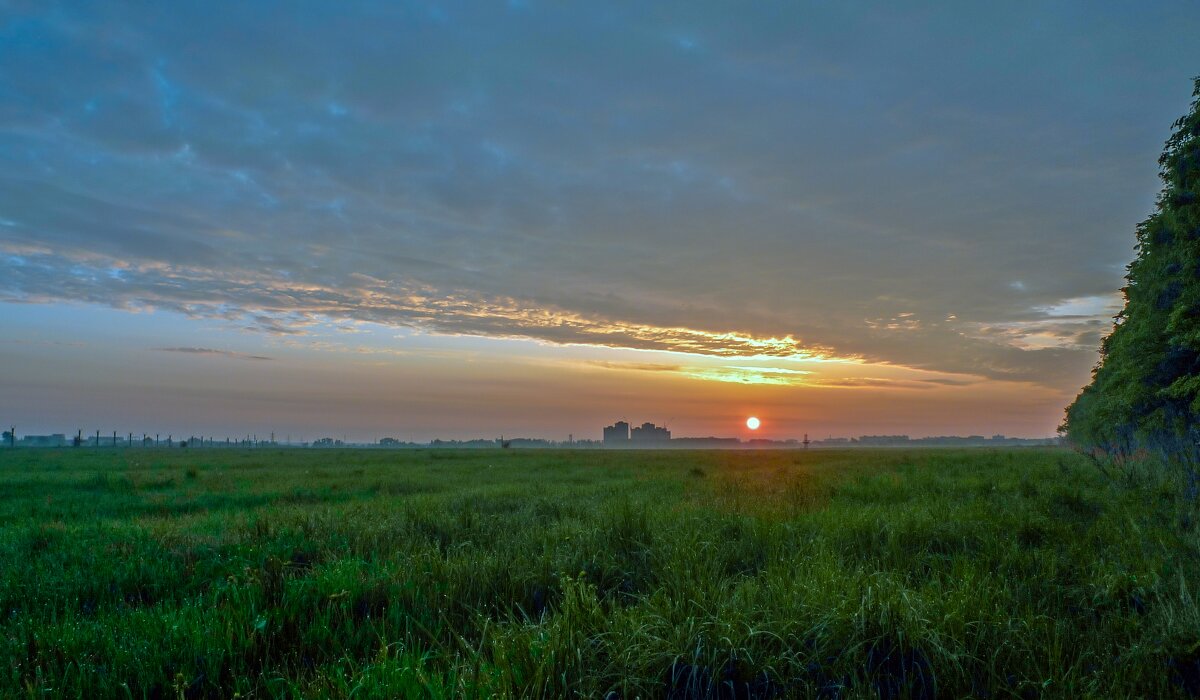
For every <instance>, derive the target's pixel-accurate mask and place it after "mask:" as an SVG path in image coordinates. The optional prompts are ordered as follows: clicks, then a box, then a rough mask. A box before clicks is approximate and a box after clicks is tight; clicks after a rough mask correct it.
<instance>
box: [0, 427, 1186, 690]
mask: <svg viewBox="0 0 1200 700" xmlns="http://www.w3.org/2000/svg"><path fill="white" fill-rule="evenodd" d="M1173 493H1174V492H1173V491H1171V490H1169V489H1167V488H1163V487H1154V486H1149V485H1140V486H1129V485H1124V484H1116V483H1113V482H1111V481H1109V480H1107V479H1105V478H1103V476H1102V475H1101V474H1100V473H1099V472H1098V470H1097V469H1096V468H1095V466H1094V465H1093V464H1091V463H1089V462H1088V461H1087V460H1086V459H1084V458H1082V457H1080V456H1078V455H1075V454H1073V453H1071V452H1068V451H1066V450H1059V449H1011V450H925V451H916V450H913V451H903V450H877V451H870V450H858V451H851V450H846V451H825V450H811V451H556V450H516V449H514V450H500V449H496V450H462V451H452V450H312V449H310V450H299V449H296V450H282V449H259V450H225V449H208V450H204V449H199V450H183V449H174V450H154V449H146V450H143V449H128V450H124V449H103V448H101V449H87V448H82V449H45V450H34V449H25V450H22V449H16V450H5V451H0V659H3V661H2V666H0V696H2V697H86V698H107V697H116V698H176V697H179V698H228V697H238V696H240V697H243V698H251V697H253V698H266V697H305V698H309V697H338V698H341V697H435V698H436V697H467V698H474V697H478V698H484V697H518V698H541V697H583V698H606V697H607V698H610V699H616V698H624V699H629V698H638V697H641V698H663V697H669V698H708V697H711V698H792V697H799V698H803V697H821V698H876V697H879V698H902V697H913V698H932V697H978V698H1068V697H1069V698H1078V697H1103V698H1114V697H1187V696H1189V695H1197V694H1200V608H1198V607H1197V593H1196V590H1195V589H1196V587H1197V586H1198V585H1200V584H1197V573H1200V566H1198V562H1200V559H1198V557H1197V554H1198V549H1197V545H1198V544H1200V539H1198V536H1197V531H1196V529H1195V524H1194V523H1195V517H1194V512H1193V509H1192V507H1191V506H1188V505H1186V504H1183V503H1181V502H1180V501H1179V500H1178V499H1177V497H1176V496H1174V495H1173Z"/></svg>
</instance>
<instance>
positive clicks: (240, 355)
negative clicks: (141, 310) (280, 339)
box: [155, 348, 274, 360]
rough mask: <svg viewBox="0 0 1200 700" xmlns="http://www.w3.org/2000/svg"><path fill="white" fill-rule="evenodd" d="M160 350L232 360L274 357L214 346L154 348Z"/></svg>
mask: <svg viewBox="0 0 1200 700" xmlns="http://www.w3.org/2000/svg"><path fill="white" fill-rule="evenodd" d="M155 350H158V351H160V352H181V353H185V354H188V355H210V356H213V357H228V358H230V359H234V360H271V359H274V358H271V357H267V356H265V355H252V354H250V353H245V352H236V351H234V350H217V349H214V348H155Z"/></svg>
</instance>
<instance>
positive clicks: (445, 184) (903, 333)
mask: <svg viewBox="0 0 1200 700" xmlns="http://www.w3.org/2000/svg"><path fill="white" fill-rule="evenodd" d="M1186 8H1187V5H1186V4H1183V3H1179V4H1174V3H1167V4H1166V5H1164V6H1162V7H1160V8H1158V9H1157V10H1156V12H1157V13H1159V14H1157V15H1156V14H1155V13H1154V12H1150V13H1148V14H1146V15H1145V16H1142V15H1139V16H1138V17H1136V18H1130V17H1121V18H1119V20H1120V21H1117V20H1116V19H1114V17H1113V15H1112V12H1115V11H1111V12H1106V11H1095V10H1094V8H1091V7H1090V6H1085V5H1082V4H1079V5H1072V4H1071V3H1068V6H1064V7H1062V8H1058V9H1054V10H1045V9H1044V8H1038V9H1036V10H1034V9H1027V10H1021V9H1019V8H1018V9H1016V10H1014V9H1012V8H1007V7H1006V8H1004V9H1003V10H1002V11H1001V10H999V9H993V8H985V7H976V8H950V9H947V10H945V11H944V12H939V13H932V15H931V16H928V17H927V16H925V14H924V13H913V12H910V11H905V10H901V9H895V8H876V10H875V12H873V13H872V14H871V16H869V17H868V16H867V15H865V14H863V13H855V12H852V11H849V10H847V9H845V8H843V7H841V6H840V5H837V4H830V5H827V6H822V7H802V6H798V5H797V6H789V7H786V8H774V9H771V10H761V11H749V12H739V13H736V14H733V15H730V14H729V13H728V12H724V11H721V10H720V9H719V8H718V7H717V6H716V5H706V4H704V3H701V4H700V5H697V6H695V7H692V8H689V13H688V17H687V21H686V22H684V21H682V20H683V18H682V17H680V16H677V15H676V14H675V13H673V12H671V11H669V10H667V9H664V8H661V7H657V8H656V7H645V6H641V5H632V6H625V7H618V6H603V7H601V6H576V7H558V6H553V5H546V6H530V7H526V8H524V9H522V10H521V11H509V10H508V9H506V8H504V7H502V6H499V5H497V6H494V7H492V6H487V7H475V8H472V10H471V11H470V12H466V11H459V10H455V9H442V10H439V11H437V12H434V11H431V10H429V9H428V8H426V7H423V6H420V5H408V4H405V5H395V6H392V5H387V6H380V5H375V4H360V3H356V2H348V3H340V4H339V5H338V7H337V8H336V9H333V8H329V9H326V8H320V7H305V8H298V9H297V10H296V11H295V12H289V13H286V15H284V16H281V15H280V14H279V13H278V12H276V11H274V10H273V9H272V7H271V6H270V5H269V4H267V3H260V2H245V3H237V4H235V5H228V6H223V7H221V8H219V10H218V11H214V10H213V8H210V7H208V6H199V5H197V6H194V7H187V6H183V7H175V6H172V7H171V8H170V9H169V10H168V9H166V8H158V9H153V8H152V9H146V8H144V7H138V8H136V9H135V8H127V7H123V6H121V5H119V4H108V5H103V6H98V7H94V8H88V9H86V10H84V9H68V10H62V9H43V8H41V7H40V6H37V5H31V6H30V7H28V8H26V12H25V13H23V14H19V15H18V14H17V13H11V16H9V17H7V18H5V19H3V20H0V46H3V47H4V48H3V49H2V51H3V55H4V57H5V65H6V68H7V70H5V71H3V72H0V96H3V97H4V98H5V99H3V100H0V222H2V225H0V250H3V253H0V299H3V300H5V301H9V302H37V301H46V302H55V301H82V302H90V303H97V304H106V305H111V306H115V307H118V308H131V309H133V308H145V307H153V308H162V309H168V310H171V311H176V312H179V313H183V314H187V315H190V316H196V317H206V318H219V319H224V320H225V321H227V322H229V323H230V324H231V325H233V326H234V327H239V328H247V329H251V330H253V331H255V332H262V333H266V334H271V335H276V336H293V337H298V336H301V335H302V334H303V333H305V331H306V329H307V328H309V327H310V326H311V325H312V324H313V323H315V322H317V321H321V320H329V321H333V322H335V323H336V322H342V321H350V322H354V321H368V322H374V323H382V324H388V325H393V326H407V327H414V328H419V329H422V330H424V331H427V332H431V333H446V334H467V335H483V336H489V337H502V338H504V337H519V338H532V339H536V340H540V341H543V342H546V343H554V344H589V345H600V346H605V347H628V348H636V349H649V350H668V351H673V352H680V353H689V354H696V355H707V356H713V357H726V358H742V357H830V358H861V359H863V360H864V361H870V362H887V363H893V364H899V365H904V366H909V367H917V368H922V369H930V370H935V371H941V372H948V373H968V374H972V375H977V376H980V377H987V378H991V379H999V380H1017V381H1033V382H1038V383H1042V384H1045V385H1047V386H1055V387H1059V388H1065V387H1070V386H1078V383H1079V382H1081V381H1082V380H1083V379H1085V378H1086V374H1087V370H1088V369H1089V368H1090V367H1091V365H1092V364H1093V363H1094V360H1095V353H1096V348H1095V340H1096V337H1097V336H1096V333H1097V332H1098V331H1097V330H1096V329H1095V327H1094V326H1092V325H1089V324H1091V323H1092V322H1093V321H1096V320H1098V319H1099V320H1103V318H1102V316H1101V314H1102V313H1105V312H1103V311H1098V310H1097V308H1096V305H1095V304H1092V303H1091V302H1090V301H1089V300H1094V299H1101V298H1106V297H1107V295H1110V294H1111V293H1112V292H1113V291H1114V290H1115V289H1117V288H1119V287H1120V284H1121V273H1122V269H1123V265H1124V264H1125V262H1127V260H1128V259H1129V258H1130V257H1131V255H1132V243H1133V241H1132V236H1131V230H1132V226H1133V223H1134V222H1136V221H1137V220H1139V219H1140V218H1141V217H1142V216H1143V214H1144V212H1145V211H1147V210H1148V209H1149V207H1150V206H1152V202H1153V192H1154V189H1155V187H1156V185H1157V183H1156V181H1155V180H1154V170H1155V168H1154V155H1155V154H1156V153H1157V151H1158V149H1159V147H1160V144H1161V142H1162V140H1163V138H1164V136H1165V131H1164V126H1163V125H1165V124H1168V123H1170V121H1171V119H1173V118H1174V117H1175V116H1177V115H1178V113H1180V112H1181V110H1182V109H1183V108H1184V107H1185V105H1186V100H1185V98H1186V94H1185V93H1186V90H1187V87H1188V85H1189V84H1190V83H1189V82H1188V78H1189V77H1190V76H1188V75H1187V73H1186V71H1187V70H1188V69H1186V68H1184V66H1187V65H1194V63H1195V60H1194V59H1195V58H1196V55H1195V49H1194V48H1193V47H1190V46H1189V45H1186V44H1182V45H1181V44H1178V42H1176V43H1174V44H1173V43H1171V42H1160V41H1156V40H1155V38H1156V37H1157V32H1158V28H1159V26H1160V22H1161V20H1162V17H1164V16H1171V17H1172V20H1171V21H1172V22H1173V25H1174V26H1176V27H1177V29H1178V31H1179V32H1180V33H1181V34H1187V30H1188V29H1189V28H1194V29H1197V30H1198V31H1200V27H1198V26H1195V25H1196V22H1197V20H1195V19H1194V17H1195V15H1194V13H1189V12H1187V11H1186ZM1084 10H1086V12H1085V11H1084ZM1080 16H1086V17H1091V18H1094V19H1093V20H1092V21H1090V22H1083V23H1081V22H1080V21H1079V19H1078V18H1079V17H1080ZM1181 22H1182V24H1180V23H1181ZM263 26H270V27H271V31H270V32H266V33H263V32H252V33H247V32H244V31H242V30H241V29H237V28H252V27H263ZM1032 26H1040V27H1043V28H1044V30H1043V31H1036V32H1035V31H1031V30H1030V27H1032ZM231 28H233V29H231ZM899 29H902V30H903V31H899ZM964 32H965V34H964ZM1193 33H1195V32H1193ZM555 36H557V37H562V36H570V37H572V41H571V42H570V46H569V47H568V46H565V45H564V44H562V43H561V42H554V41H546V40H545V39H546V37H555ZM301 37H304V38H305V39H303V40H301V39H300V38H301ZM311 37H317V38H318V39H317V40H310V39H309V38H311ZM913 37H916V38H915V39H914V38H913ZM214 46H219V47H220V50H213V47H214ZM963 47H971V49H970V50H966V49H964V48H963ZM1131 57H1132V58H1131ZM1130 61H1132V63H1130ZM1080 66H1086V68H1085V69H1083V70H1084V71H1085V72H1084V74H1082V75H1081V74H1080V73H1079V71H1080V70H1081V69H1080ZM1175 66H1178V67H1179V68H1177V69H1176V68H1175ZM1165 67H1169V69H1167V68H1165ZM1146 76H1150V77H1149V78H1147V77H1146ZM1001 96H1003V97H1002V98H1001ZM1129 104H1137V105H1139V113H1138V119H1137V120H1133V121H1136V122H1137V123H1138V125H1139V126H1137V127H1136V128H1135V127H1131V126H1130V122H1131V120H1130V118H1129V116H1128V114H1127V107H1126V106H1127V105H1129ZM1081 124H1086V125H1087V128H1081V127H1080V125H1081ZM1096 134H1103V136H1104V138H1103V139H1101V140H1100V142H1102V143H1103V147H1097V146H1096V144H1097V140H1096ZM1017 277H1019V279H1020V281H1021V284H1020V285H1019V286H1014V285H1013V284H1012V282H1013V280H1014V278H1017Z"/></svg>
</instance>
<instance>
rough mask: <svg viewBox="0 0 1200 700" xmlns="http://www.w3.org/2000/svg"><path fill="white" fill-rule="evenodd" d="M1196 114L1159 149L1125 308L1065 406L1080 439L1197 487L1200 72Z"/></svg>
mask: <svg viewBox="0 0 1200 700" xmlns="http://www.w3.org/2000/svg"><path fill="white" fill-rule="evenodd" d="M1192 96H1193V101H1192V105H1191V110H1190V111H1189V113H1188V114H1187V115H1186V116H1184V117H1181V118H1180V119H1178V120H1177V121H1176V122H1175V123H1174V124H1173V125H1172V127H1173V130H1174V131H1173V133H1172V135H1171V138H1170V139H1168V140H1167V143H1166V147H1165V148H1164V150H1163V154H1162V156H1161V157H1160V158H1159V161H1158V162H1159V166H1160V171H1159V175H1160V177H1161V178H1162V180H1163V190H1162V193H1161V194H1160V195H1159V197H1158V202H1157V204H1156V207H1155V211H1154V213H1152V214H1151V215H1150V217H1149V218H1147V219H1146V220H1145V221H1143V222H1142V223H1141V224H1140V225H1138V227H1137V256H1136V258H1135V259H1134V261H1133V262H1132V263H1131V264H1130V265H1129V268H1128V274H1127V276H1126V280H1127V284H1126V286H1125V288H1124V290H1123V292H1124V294H1125V308H1124V309H1123V310H1122V311H1121V313H1120V314H1119V315H1118V316H1117V318H1116V323H1115V325H1114V326H1113V331H1112V333H1111V334H1110V335H1109V336H1108V337H1107V338H1105V340H1104V343H1103V345H1102V346H1101V358H1100V363H1099V364H1098V365H1097V366H1096V368H1095V370H1093V372H1092V383H1091V384H1090V385H1088V386H1087V387H1085V388H1084V390H1083V392H1082V393H1080V395H1079V396H1078V398H1076V399H1075V402H1074V403H1072V404H1071V406H1070V407H1068V408H1067V417H1066V421H1065V423H1064V424H1063V428H1064V430H1065V431H1066V434H1067V437H1068V438H1069V439H1070V440H1071V441H1072V442H1073V443H1075V444H1076V445H1078V446H1080V447H1082V448H1084V449H1088V450H1093V451H1095V450H1099V451H1102V452H1104V453H1106V454H1107V455H1109V456H1110V457H1113V458H1115V459H1117V460H1118V461H1122V462H1124V461H1127V460H1129V459H1132V458H1141V457H1145V456H1148V455H1153V456H1156V457H1158V458H1160V459H1162V460H1163V461H1164V463H1166V464H1170V465H1174V466H1178V467H1181V468H1182V470H1183V473H1184V474H1185V475H1186V476H1187V479H1188V485H1189V490H1190V491H1191V492H1192V494H1193V495H1195V492H1196V488H1197V477H1196V468H1197V466H1198V465H1200V449H1198V444H1200V78H1197V79H1196V80H1195V85H1194V88H1193V92H1192Z"/></svg>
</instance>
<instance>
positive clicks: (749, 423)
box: [746, 416, 762, 430]
mask: <svg viewBox="0 0 1200 700" xmlns="http://www.w3.org/2000/svg"><path fill="white" fill-rule="evenodd" d="M760 425H762V421H760V420H759V419H757V418H755V417H754V416H750V417H749V418H747V419H746V427H747V428H749V429H751V430H758V426H760Z"/></svg>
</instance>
